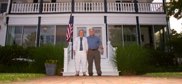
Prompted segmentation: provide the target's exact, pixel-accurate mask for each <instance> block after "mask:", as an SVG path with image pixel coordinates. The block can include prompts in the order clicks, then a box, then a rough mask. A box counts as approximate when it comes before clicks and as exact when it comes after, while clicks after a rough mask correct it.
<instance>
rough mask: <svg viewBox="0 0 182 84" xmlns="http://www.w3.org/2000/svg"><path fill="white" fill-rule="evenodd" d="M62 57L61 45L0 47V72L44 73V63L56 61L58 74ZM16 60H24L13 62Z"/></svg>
mask: <svg viewBox="0 0 182 84" xmlns="http://www.w3.org/2000/svg"><path fill="white" fill-rule="evenodd" d="M63 57H64V50H63V45H43V46H41V47H27V48H24V47H22V46H18V45H12V46H9V45H8V46H3V47H0V72H4V73H6V72H8V73H10V72H14V73H15V72H19V73H44V72H45V68H44V63H45V61H46V60H57V72H59V73H60V71H61V70H62V68H63ZM16 58H23V59H25V60H15V59H16ZM13 59H14V60H13ZM22 67H23V68H22Z"/></svg>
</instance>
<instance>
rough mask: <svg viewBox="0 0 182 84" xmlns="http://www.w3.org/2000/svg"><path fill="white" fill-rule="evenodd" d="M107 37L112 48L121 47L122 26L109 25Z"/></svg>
mask: <svg viewBox="0 0 182 84" xmlns="http://www.w3.org/2000/svg"><path fill="white" fill-rule="evenodd" d="M108 37H109V40H110V41H111V44H112V46H117V45H122V44H123V41H122V40H123V38H122V26H121V25H113V26H112V25H111V26H109V27H108Z"/></svg>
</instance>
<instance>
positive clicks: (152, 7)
mask: <svg viewBox="0 0 182 84" xmlns="http://www.w3.org/2000/svg"><path fill="white" fill-rule="evenodd" d="M138 12H164V11H163V5H162V4H161V3H138Z"/></svg>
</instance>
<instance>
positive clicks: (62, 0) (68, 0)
mask: <svg viewBox="0 0 182 84" xmlns="http://www.w3.org/2000/svg"><path fill="white" fill-rule="evenodd" d="M3 1H6V0H3ZM43 1H44V2H51V0H43ZM56 1H57V2H70V1H72V0H56ZM103 1H104V0H75V2H103ZM107 1H108V2H115V1H121V2H130V1H131V2H132V1H134V0H107ZM152 1H153V0H138V2H152ZM13 2H17V3H18V2H21V3H22V2H27V3H32V2H33V0H13Z"/></svg>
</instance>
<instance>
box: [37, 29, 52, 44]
mask: <svg viewBox="0 0 182 84" xmlns="http://www.w3.org/2000/svg"><path fill="white" fill-rule="evenodd" d="M54 34H55V28H54V26H41V29H40V45H42V44H54V40H55V39H54V37H55V35H54Z"/></svg>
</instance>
